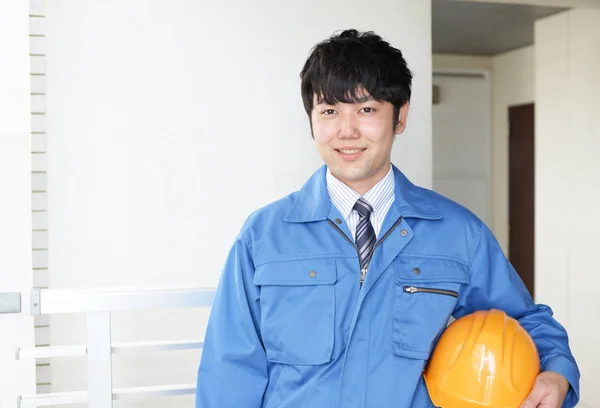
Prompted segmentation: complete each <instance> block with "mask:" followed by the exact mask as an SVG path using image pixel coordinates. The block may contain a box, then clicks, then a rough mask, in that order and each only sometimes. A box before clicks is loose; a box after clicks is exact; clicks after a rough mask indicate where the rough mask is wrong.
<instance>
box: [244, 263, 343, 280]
mask: <svg viewBox="0 0 600 408" xmlns="http://www.w3.org/2000/svg"><path fill="white" fill-rule="evenodd" d="M336 280H337V272H336V264H335V259H333V258H324V259H301V260H297V261H284V262H270V263H267V264H263V265H260V266H258V267H256V270H255V272H254V284H255V285H259V286H266V285H278V286H307V285H330V284H333V283H335V281H336Z"/></svg>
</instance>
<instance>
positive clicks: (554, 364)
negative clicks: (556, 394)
mask: <svg viewBox="0 0 600 408" xmlns="http://www.w3.org/2000/svg"><path fill="white" fill-rule="evenodd" d="M542 371H553V372H555V373H558V374H560V375H562V376H563V377H565V378H566V379H567V381H568V382H569V384H570V387H569V392H568V393H567V396H566V397H565V401H564V403H563V405H562V408H573V407H574V406H575V405H577V403H578V402H579V376H580V374H579V369H578V368H577V364H575V362H574V361H572V360H570V359H568V358H566V357H564V356H556V357H552V358H551V359H549V360H547V361H546V362H545V363H544V364H543V366H542Z"/></svg>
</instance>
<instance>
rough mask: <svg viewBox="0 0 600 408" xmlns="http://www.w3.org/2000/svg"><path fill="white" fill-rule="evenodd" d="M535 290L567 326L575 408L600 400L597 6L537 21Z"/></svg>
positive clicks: (599, 65) (599, 56) (599, 68)
mask: <svg viewBox="0 0 600 408" xmlns="http://www.w3.org/2000/svg"><path fill="white" fill-rule="evenodd" d="M535 38H536V49H535V65H536V83H535V87H536V91H535V99H536V152H535V154H536V169H535V171H536V203H535V205H536V208H535V212H536V219H535V223H536V231H535V234H536V248H535V251H536V252H535V264H536V282H537V285H536V293H537V295H538V299H539V301H541V302H544V303H548V304H550V305H552V307H553V308H554V311H555V313H556V317H557V318H558V319H559V321H561V322H562V323H563V324H564V325H565V326H566V328H567V330H568V331H569V334H570V337H571V346H572V348H573V352H574V354H575V357H576V358H577V359H578V363H579V366H580V370H581V390H582V391H581V393H582V404H581V405H580V406H581V407H584V408H591V407H596V406H597V405H598V401H599V400H600V389H599V388H598V384H600V375H599V374H598V366H599V365H600V353H599V352H598V344H599V343H600V320H599V319H598V311H599V310H600V296H598V295H599V294H600V290H599V288H600V275H599V274H598V243H599V242H600V241H599V239H598V231H599V230H600V218H598V217H597V215H596V213H597V212H598V203H599V202H600V188H599V186H600V160H599V159H598V158H599V157H600V127H599V126H598V112H599V111H600V103H599V102H598V95H600V10H574V11H570V12H566V13H562V14H559V15H556V16H552V17H549V18H547V19H544V20H541V21H539V22H538V23H536V27H535Z"/></svg>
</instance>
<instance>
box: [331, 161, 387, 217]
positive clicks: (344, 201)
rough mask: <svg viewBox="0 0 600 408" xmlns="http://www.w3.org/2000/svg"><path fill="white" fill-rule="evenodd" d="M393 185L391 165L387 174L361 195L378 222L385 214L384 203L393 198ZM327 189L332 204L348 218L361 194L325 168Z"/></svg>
mask: <svg viewBox="0 0 600 408" xmlns="http://www.w3.org/2000/svg"><path fill="white" fill-rule="evenodd" d="M394 187H395V181H394V172H393V170H392V166H390V170H389V171H388V172H387V174H386V175H385V176H384V177H383V178H382V179H381V180H379V181H378V182H377V184H375V185H374V186H373V187H372V188H371V189H370V190H369V191H367V192H366V193H365V194H364V195H363V196H362V197H363V198H364V199H365V200H367V202H368V203H369V204H371V206H372V207H373V212H374V215H375V217H376V218H377V219H378V220H379V221H380V222H383V218H384V217H385V214H383V209H384V208H386V207H385V203H387V202H389V200H392V201H393V199H394ZM327 191H328V193H329V196H330V197H331V201H332V202H333V204H334V205H335V206H336V207H337V209H338V210H339V211H340V213H341V214H342V216H343V217H344V218H346V220H348V218H349V217H350V214H351V213H352V210H353V209H354V204H355V203H356V201H357V200H358V199H359V198H360V197H361V195H360V194H358V193H357V192H356V191H354V190H353V189H352V188H350V187H348V186H347V185H346V184H344V183H343V182H341V181H340V180H339V179H338V178H336V177H335V176H334V175H333V174H331V171H330V170H329V169H328V170H327Z"/></svg>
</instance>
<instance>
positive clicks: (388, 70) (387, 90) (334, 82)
mask: <svg viewBox="0 0 600 408" xmlns="http://www.w3.org/2000/svg"><path fill="white" fill-rule="evenodd" d="M412 77H413V75H412V73H411V71H410V70H409V69H408V66H407V64H406V61H405V60H404V57H403V56H402V52H401V51H400V50H399V49H397V48H394V47H392V46H391V45H390V44H389V43H388V42H387V41H385V40H383V39H382V38H381V37H380V36H379V35H377V34H375V33H374V32H372V31H367V32H362V33H361V32H359V31H357V30H355V29H349V30H344V31H342V32H341V33H339V34H334V35H332V36H331V37H330V38H328V39H326V40H324V41H322V42H320V43H319V44H317V45H316V46H315V47H314V48H313V49H312V50H311V52H310V55H309V57H308V59H307V60H306V63H305V64H304V68H303V69H302V72H301V73H300V78H301V80H302V84H301V90H302V100H303V102H304V109H305V110H306V113H307V114H308V117H309V119H310V113H311V111H312V109H313V96H314V95H315V94H316V95H317V96H318V97H319V98H321V100H323V101H325V102H326V103H328V104H331V105H334V104H335V103H337V102H344V103H357V102H359V101H360V96H361V95H360V93H359V94H357V90H359V89H360V88H362V89H364V90H366V91H367V92H368V93H369V95H370V96H371V97H373V98H374V99H375V100H378V101H387V102H390V103H391V104H392V105H394V108H395V112H394V126H395V125H396V122H397V120H398V113H399V111H400V108H401V107H402V106H403V105H404V104H405V103H406V102H409V101H410V96H411V83H412Z"/></svg>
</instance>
